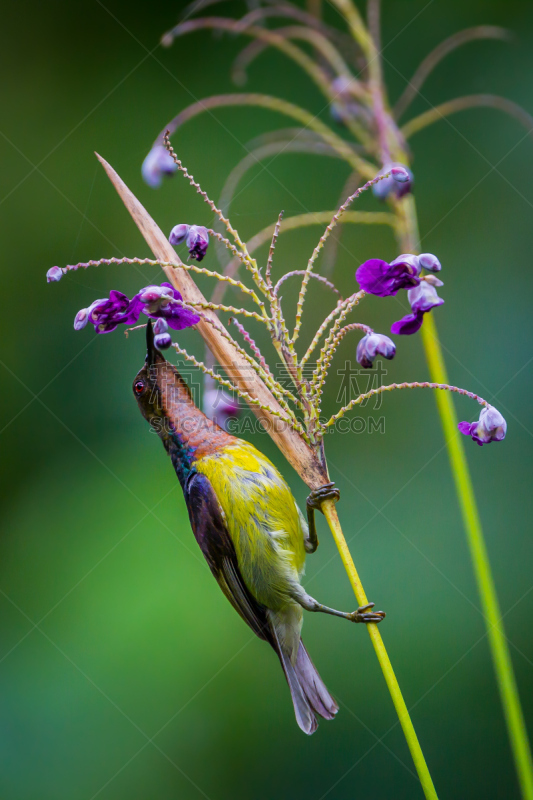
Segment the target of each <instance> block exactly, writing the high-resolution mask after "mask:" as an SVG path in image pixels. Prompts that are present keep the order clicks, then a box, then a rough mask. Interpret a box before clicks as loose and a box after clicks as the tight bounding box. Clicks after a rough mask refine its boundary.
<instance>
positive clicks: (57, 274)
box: [46, 267, 63, 283]
mask: <svg viewBox="0 0 533 800" xmlns="http://www.w3.org/2000/svg"><path fill="white" fill-rule="evenodd" d="M62 277H63V270H62V269H61V267H50V269H49V270H48V272H47V273H46V280H47V283H55V282H56V281H60V280H61V278H62Z"/></svg>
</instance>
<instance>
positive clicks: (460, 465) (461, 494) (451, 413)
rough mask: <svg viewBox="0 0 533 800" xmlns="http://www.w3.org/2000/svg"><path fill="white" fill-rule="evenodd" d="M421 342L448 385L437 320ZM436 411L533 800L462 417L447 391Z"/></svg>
mask: <svg viewBox="0 0 533 800" xmlns="http://www.w3.org/2000/svg"><path fill="white" fill-rule="evenodd" d="M422 342H423V345H424V350H425V353H426V359H427V362H428V366H429V372H430V375H431V378H432V380H436V381H443V382H444V381H446V380H447V377H446V374H447V373H446V366H445V363H444V359H443V356H442V349H441V346H440V343H439V340H438V336H437V329H436V326H435V321H434V319H433V317H432V316H431V314H428V315H427V318H426V319H425V320H424V324H423V325H422ZM436 394H437V398H436V400H437V407H438V410H439V415H440V419H441V423H442V427H443V430H444V436H445V439H446V447H447V449H448V456H449V459H450V465H451V470H452V474H453V479H454V482H455V489H456V492H457V496H458V498H459V505H460V507H461V515H462V518H463V524H464V527H465V531H466V538H467V542H468V547H469V550H470V556H471V558H472V564H473V567H474V574H475V578H476V583H477V588H478V592H479V596H480V598H481V604H482V608H483V615H484V617H485V625H486V628H487V636H488V640H489V644H490V649H491V654H492V660H493V663H494V670H495V672H496V681H497V683H498V689H499V692H500V697H501V702H502V706H503V711H504V714H505V721H506V723H507V730H508V733H509V739H510V741H511V749H512V751H513V756H514V760H515V764H516V770H517V773H518V781H519V783H520V788H521V792H522V797H524V798H526V799H527V800H532V798H533V761H532V758H531V750H530V746H529V740H528V735H527V730H526V725H525V721H524V715H523V712H522V708H521V705H520V697H519V694H518V687H517V685H516V678H515V675H514V670H513V664H512V661H511V654H510V652H509V647H508V645H507V639H506V636H505V630H504V627H503V622H502V614H501V610H500V605H499V602H498V595H497V593H496V586H495V583H494V577H493V575H492V570H491V566H490V561H489V556H488V552H487V546H486V544H485V538H484V536H483V528H482V526H481V520H480V517H479V511H478V507H477V503H476V496H475V494H474V487H473V486H472V479H471V476H470V470H469V468H468V462H467V460H466V455H465V451H464V447H463V442H462V440H461V437H460V434H459V433H458V431H457V415H456V413H455V408H454V405H453V402H452V398H451V396H450V395H449V394H447V393H446V392H437V393H436Z"/></svg>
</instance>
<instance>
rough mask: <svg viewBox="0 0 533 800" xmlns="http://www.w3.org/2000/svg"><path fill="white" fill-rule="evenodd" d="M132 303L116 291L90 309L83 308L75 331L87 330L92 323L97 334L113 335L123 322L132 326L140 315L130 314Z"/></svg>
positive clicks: (77, 318) (77, 317) (75, 323)
mask: <svg viewBox="0 0 533 800" xmlns="http://www.w3.org/2000/svg"><path fill="white" fill-rule="evenodd" d="M129 306H130V301H129V299H128V298H127V297H126V295H125V294H122V292H117V291H115V290H114V289H112V290H111V292H110V293H109V299H107V298H104V299H102V300H95V301H94V303H91V305H90V306H89V308H82V309H81V311H78V313H77V314H76V317H75V318H74V330H76V331H79V330H81V329H82V328H85V326H86V325H87V323H88V322H92V324H93V325H94V329H95V331H96V333H111V331H114V330H115V328H116V327H117V326H118V325H119V323H121V322H125V323H127V324H132V323H134V322H137V320H138V319H139V315H138V314H137V316H135V314H133V315H131V314H128V313H127V312H128V310H129Z"/></svg>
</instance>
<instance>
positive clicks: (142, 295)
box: [74, 283, 200, 347]
mask: <svg viewBox="0 0 533 800" xmlns="http://www.w3.org/2000/svg"><path fill="white" fill-rule="evenodd" d="M141 314H146V316H147V317H150V318H151V319H155V320H157V322H156V324H155V326H154V332H155V334H156V340H157V338H158V337H159V343H158V342H157V341H156V340H154V341H156V346H158V347H165V346H166V347H169V345H170V343H171V342H170V336H169V334H168V333H167V331H168V328H172V329H173V330H175V331H181V330H183V328H189V327H190V326H191V325H196V323H197V322H199V321H200V317H199V316H198V315H197V314H195V313H194V311H192V310H191V309H189V308H187V307H186V306H184V304H183V299H182V296H181V294H180V293H179V292H178V290H177V289H174V287H173V286H172V285H171V284H170V283H162V284H161V286H146V287H145V288H144V289H141V291H140V292H139V293H138V294H136V295H135V296H134V297H132V299H131V300H130V299H129V298H128V297H127V296H126V295H125V294H122V292H117V291H116V290H115V289H112V290H111V292H110V293H109V298H104V299H102V300H95V301H94V303H91V305H90V306H89V307H88V308H82V309H81V311H78V313H77V314H76V317H75V319H74V329H75V330H77V331H79V330H81V329H82V328H84V327H85V326H86V325H87V323H88V322H90V323H92V324H93V325H94V330H95V331H96V333H111V331H114V330H115V329H116V328H117V327H118V325H120V324H123V325H135V324H136V323H137V322H138V320H139V317H140V315H141ZM165 342H167V344H165Z"/></svg>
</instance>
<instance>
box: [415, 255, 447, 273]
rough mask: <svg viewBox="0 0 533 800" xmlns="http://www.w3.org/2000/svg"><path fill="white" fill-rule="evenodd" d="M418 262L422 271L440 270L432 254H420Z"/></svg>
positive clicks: (439, 265) (439, 264)
mask: <svg viewBox="0 0 533 800" xmlns="http://www.w3.org/2000/svg"><path fill="white" fill-rule="evenodd" d="M418 260H419V262H420V266H421V267H422V269H427V270H429V271H430V272H440V271H441V269H442V266H441V263H440V261H439V259H438V258H437V256H434V255H433V253H422V255H421V256H418Z"/></svg>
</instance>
